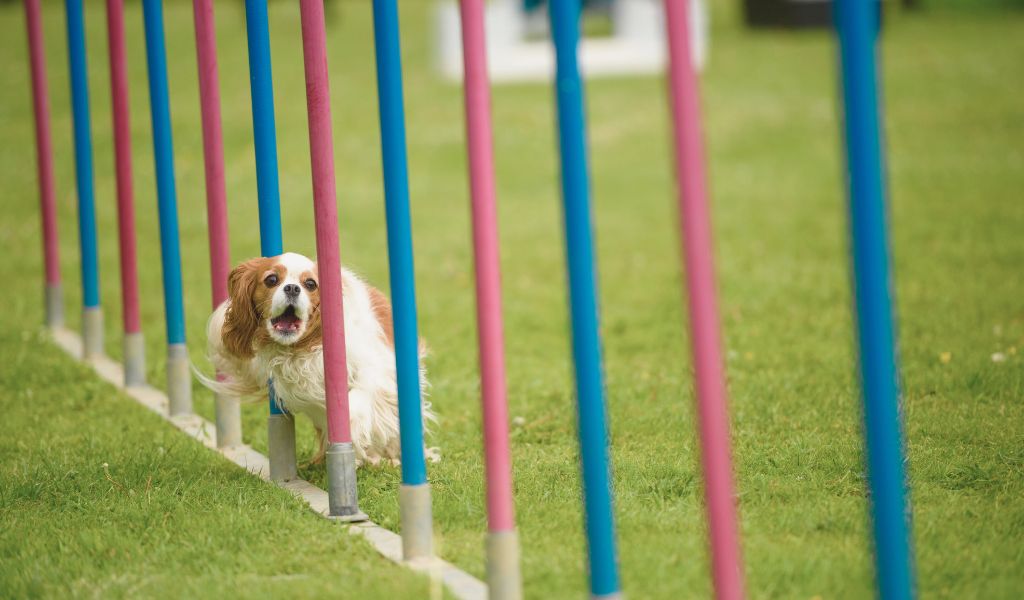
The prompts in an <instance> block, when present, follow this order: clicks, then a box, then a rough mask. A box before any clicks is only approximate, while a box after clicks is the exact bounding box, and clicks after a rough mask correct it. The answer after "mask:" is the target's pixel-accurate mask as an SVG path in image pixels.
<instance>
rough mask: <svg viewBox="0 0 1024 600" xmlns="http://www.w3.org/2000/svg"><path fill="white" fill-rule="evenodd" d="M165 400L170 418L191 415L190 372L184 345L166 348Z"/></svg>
mask: <svg viewBox="0 0 1024 600" xmlns="http://www.w3.org/2000/svg"><path fill="white" fill-rule="evenodd" d="M167 398H168V399H169V400H170V414H171V416H172V417H177V416H181V415H190V414H192V370H191V368H189V363H188V347H187V346H185V344H169V345H168V346H167Z"/></svg>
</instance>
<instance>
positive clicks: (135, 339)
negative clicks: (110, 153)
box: [107, 0, 146, 386]
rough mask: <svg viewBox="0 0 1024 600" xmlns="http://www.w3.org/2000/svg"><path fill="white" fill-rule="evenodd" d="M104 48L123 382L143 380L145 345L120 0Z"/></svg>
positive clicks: (114, 3)
mask: <svg viewBox="0 0 1024 600" xmlns="http://www.w3.org/2000/svg"><path fill="white" fill-rule="evenodd" d="M107 48H108V52H109V55H110V99H111V102H112V104H113V106H112V120H113V123H114V171H115V174H116V179H117V238H118V242H119V244H120V250H121V304H122V306H123V312H124V314H123V320H124V339H123V342H122V343H123V345H124V384H125V385H126V386H132V385H143V384H145V383H146V354H145V351H146V345H145V340H144V339H143V336H142V319H141V317H140V316H139V276H138V270H137V267H136V265H137V264H138V259H137V257H136V252H135V196H134V191H133V184H132V139H131V120H130V118H129V112H128V67H127V63H126V59H125V45H124V1H123V0H107Z"/></svg>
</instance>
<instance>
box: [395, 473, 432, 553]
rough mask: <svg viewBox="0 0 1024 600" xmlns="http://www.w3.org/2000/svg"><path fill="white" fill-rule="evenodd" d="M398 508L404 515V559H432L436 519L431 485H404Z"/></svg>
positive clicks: (399, 493) (400, 490)
mask: <svg viewBox="0 0 1024 600" xmlns="http://www.w3.org/2000/svg"><path fill="white" fill-rule="evenodd" d="M398 507H399V510H400V512H401V513H402V557H403V558H404V559H405V560H407V561H409V560H416V559H419V558H430V557H432V556H433V555H434V517H433V511H432V509H431V500H430V484H429V483H420V484H416V485H406V484H404V483H403V484H402V487H401V488H400V489H399V491H398Z"/></svg>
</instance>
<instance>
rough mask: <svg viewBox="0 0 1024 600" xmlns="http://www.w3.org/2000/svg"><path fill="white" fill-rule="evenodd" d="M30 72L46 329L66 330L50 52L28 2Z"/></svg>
mask: <svg viewBox="0 0 1024 600" xmlns="http://www.w3.org/2000/svg"><path fill="white" fill-rule="evenodd" d="M25 28H26V30H27V32H28V56H29V70H30V71H31V74H32V111H33V115H34V116H35V129H36V169H37V178H38V183H39V213H40V218H41V220H42V230H43V263H44V265H45V268H46V285H45V287H44V290H43V300H44V305H45V307H46V315H45V319H46V326H47V327H51V328H56V327H63V326H64V293H63V291H62V290H61V283H60V247H59V245H58V237H57V202H56V200H55V199H54V192H53V142H52V138H51V135H50V90H49V86H48V85H47V83H46V51H45V49H44V44H43V28H42V24H41V23H40V17H39V0H25Z"/></svg>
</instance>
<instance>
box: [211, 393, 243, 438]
mask: <svg viewBox="0 0 1024 600" xmlns="http://www.w3.org/2000/svg"><path fill="white" fill-rule="evenodd" d="M213 402H214V411H215V412H216V416H215V419H216V421H217V447H218V448H232V447H235V446H241V445H242V408H241V405H240V404H239V402H238V399H237V398H232V397H230V396H225V395H223V394H217V395H216V396H215V397H214V401H213Z"/></svg>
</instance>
